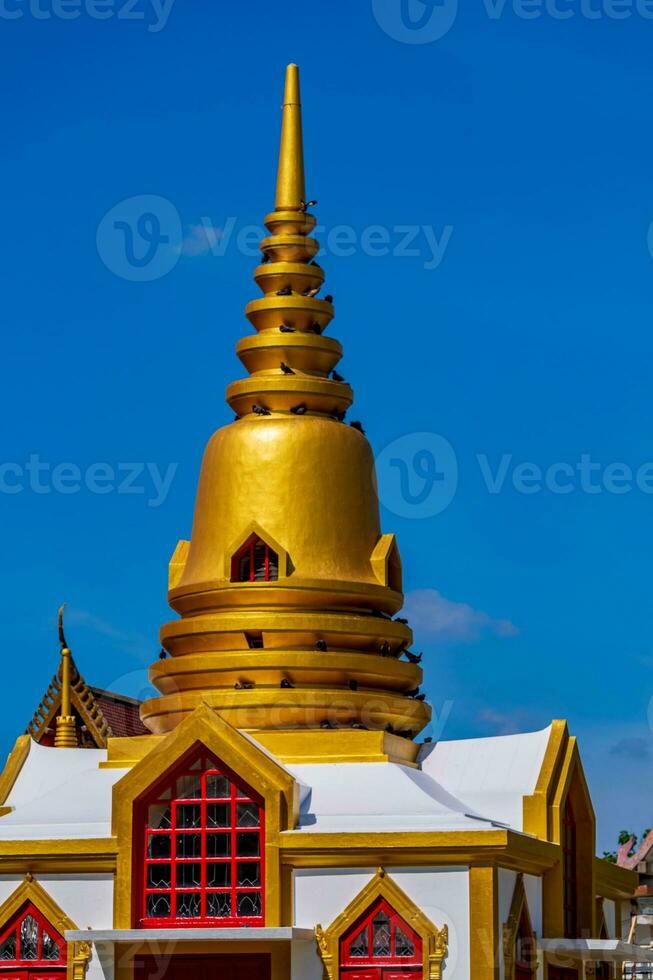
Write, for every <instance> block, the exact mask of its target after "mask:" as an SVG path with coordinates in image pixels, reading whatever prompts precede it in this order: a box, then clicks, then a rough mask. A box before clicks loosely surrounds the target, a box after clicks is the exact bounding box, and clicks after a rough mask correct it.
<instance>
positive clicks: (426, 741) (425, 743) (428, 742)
mask: <svg viewBox="0 0 653 980" xmlns="http://www.w3.org/2000/svg"><path fill="white" fill-rule="evenodd" d="M432 742H433V739H432V738H431V736H430V735H429V737H428V738H425V739H424V745H431V743H432Z"/></svg>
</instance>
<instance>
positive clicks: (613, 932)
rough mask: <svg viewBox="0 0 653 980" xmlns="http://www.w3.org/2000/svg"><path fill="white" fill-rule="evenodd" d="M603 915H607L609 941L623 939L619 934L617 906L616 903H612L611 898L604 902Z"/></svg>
mask: <svg viewBox="0 0 653 980" xmlns="http://www.w3.org/2000/svg"><path fill="white" fill-rule="evenodd" d="M603 914H604V915H605V924H606V927H607V930H608V938H609V939H621V936H619V935H618V934H617V906H616V902H613V901H611V900H610V899H609V898H606V899H604V900H603Z"/></svg>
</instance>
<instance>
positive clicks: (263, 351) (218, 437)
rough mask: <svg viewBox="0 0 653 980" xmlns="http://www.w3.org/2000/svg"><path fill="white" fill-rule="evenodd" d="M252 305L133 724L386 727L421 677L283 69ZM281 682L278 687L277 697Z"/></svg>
mask: <svg viewBox="0 0 653 980" xmlns="http://www.w3.org/2000/svg"><path fill="white" fill-rule="evenodd" d="M265 225H266V227H267V229H268V231H269V232H270V235H269V237H268V238H265V239H264V240H263V241H262V242H261V251H262V253H263V259H264V260H263V262H262V264H261V265H259V266H258V268H257V269H256V271H255V273H254V279H255V281H256V284H257V286H258V287H259V288H260V290H261V291H262V293H263V298H262V299H256V300H253V301H252V302H251V303H249V305H248V306H247V309H246V314H247V318H248V319H249V321H250V323H251V325H252V326H253V327H254V329H255V331H256V333H255V334H254V335H253V336H247V337H244V338H242V339H241V340H240V341H239V342H238V345H237V348H236V350H237V353H238V357H239V358H240V360H241V361H242V363H243V365H244V366H245V368H246V369H247V371H248V372H249V377H248V378H246V379H244V380H242V381H235V382H234V383H233V384H231V385H230V386H229V388H228V389H227V401H228V403H229V405H230V406H231V408H232V409H233V410H234V411H235V412H236V421H234V422H232V424H231V425H228V426H226V427H225V428H222V429H220V430H218V432H216V433H215V435H214V436H213V437H212V439H211V440H210V442H209V444H208V447H207V449H206V453H205V456H204V462H203V464H202V471H201V475H200V480H199V489H198V493H197V504H196V508H195V520H194V524H193V531H192V536H191V540H190V542H188V541H181V542H180V543H179V544H178V545H177V548H176V550H175V553H174V555H173V558H172V561H171V564H170V591H169V601H170V605H171V606H172V608H173V609H174V610H175V612H177V613H178V614H179V615H180V617H181V619H177V620H174V621H172V622H170V623H167V624H166V625H165V626H164V627H163V629H162V630H161V642H162V644H163V646H164V648H165V649H166V650H167V651H168V652H169V653H170V659H167V660H159V661H158V662H157V663H156V664H154V665H153V667H152V668H151V680H152V682H153V684H154V685H155V687H156V688H157V689H158V690H159V691H160V692H161V697H158V698H154V699H152V700H150V701H147V702H146V703H145V704H144V705H143V709H142V718H143V721H144V722H145V724H146V725H147V726H148V727H149V728H150V729H151V730H152V731H153V732H157V733H161V732H166V731H169V730H170V729H171V728H174V726H175V725H177V724H178V723H179V722H180V721H181V720H182V719H183V718H184V717H186V716H187V715H188V714H189V713H190V712H192V711H193V710H194V709H195V708H196V707H197V706H198V705H199V704H201V703H202V702H204V703H206V704H209V705H210V706H211V707H213V708H215V709H216V710H218V711H219V712H220V714H221V715H223V717H225V718H227V719H228V720H229V722H230V723H231V724H233V725H235V726H236V727H239V728H245V729H247V730H250V731H261V730H263V731H265V730H274V731H279V730H283V729H300V728H301V729H307V728H308V729H316V728H320V726H333V727H334V728H335V727H338V728H345V729H351V726H363V727H364V728H367V729H371V730H380V731H384V730H385V731H387V732H390V733H392V732H401V733H403V734H404V735H406V736H407V737H408V738H412V737H413V736H414V735H416V734H417V733H418V732H420V731H421V730H422V729H423V728H424V726H425V725H426V724H427V723H428V721H429V719H430V709H429V708H428V706H427V705H425V704H424V703H421V702H420V701H417V700H415V699H414V698H410V697H407V696H406V692H414V691H416V689H417V688H419V686H420V683H421V681H422V671H421V669H420V667H419V666H417V665H415V664H411V663H408V662H406V661H405V660H402V659H401V658H402V654H403V653H404V651H406V650H407V648H408V647H409V645H410V643H411V640H412V634H411V631H410V629H409V628H408V626H407V625H406V624H405V622H401V621H398V620H396V619H394V620H393V618H392V617H393V615H395V614H396V613H397V612H398V610H399V609H400V608H401V605H402V583H401V560H400V558H399V550H398V547H397V543H396V540H395V537H394V535H393V534H383V533H382V531H381V526H380V519H379V503H378V498H377V491H376V482H375V468H374V456H373V453H372V449H371V447H370V445H369V443H368V441H367V439H366V438H365V436H364V434H363V433H362V431H359V430H358V429H357V428H355V427H352V426H350V425H347V424H346V422H345V415H346V412H347V410H348V409H349V407H350V405H351V403H352V401H353V391H352V389H351V387H350V386H349V385H348V384H347V383H346V382H344V381H343V380H341V379H340V376H339V375H338V374H337V372H336V373H335V375H334V369H335V368H336V365H337V364H338V362H339V361H340V358H341V357H342V346H341V345H340V343H339V342H338V341H337V340H335V339H333V338H331V337H328V336H326V331H327V329H328V328H329V326H330V324H331V321H332V320H333V316H334V307H333V302H332V298H331V297H329V296H326V297H324V298H321V297H320V295H319V294H320V293H321V291H322V290H323V289H324V281H325V274H324V271H323V270H322V268H321V266H320V265H319V264H318V263H317V262H316V260H315V256H316V255H317V253H318V251H319V244H318V242H317V241H316V240H315V238H312V237H311V232H312V231H313V229H314V228H315V225H316V219H315V217H314V215H313V214H311V213H310V212H309V210H308V204H307V200H306V189H305V179H304V153H303V145H302V119H301V102H300V89H299V70H298V68H297V66H296V65H290V66H289V67H288V70H287V75H286V86H285V95H284V103H283V126H282V135H281V151H280V157H279V172H278V180H277V194H276V207H275V210H274V211H272V212H271V213H270V214H268V215H267V217H266V218H265ZM282 685H283V686H282Z"/></svg>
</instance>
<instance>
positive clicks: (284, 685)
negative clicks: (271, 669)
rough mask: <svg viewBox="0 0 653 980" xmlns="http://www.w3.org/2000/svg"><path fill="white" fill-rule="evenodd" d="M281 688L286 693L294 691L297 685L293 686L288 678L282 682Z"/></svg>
mask: <svg viewBox="0 0 653 980" xmlns="http://www.w3.org/2000/svg"><path fill="white" fill-rule="evenodd" d="M280 687H281V688H282V689H283V690H285V691H292V690H294V687H295V685H294V684H292V683H291V682H290V681H289V680H288V678H287V677H284V678H283V679H282V681H281V684H280Z"/></svg>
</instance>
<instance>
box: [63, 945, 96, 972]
mask: <svg viewBox="0 0 653 980" xmlns="http://www.w3.org/2000/svg"><path fill="white" fill-rule="evenodd" d="M92 957H93V947H92V946H91V944H90V943H87V942H86V941H81V942H76V943H73V944H72V949H71V952H70V953H69V958H68V980H85V977H86V973H87V970H88V967H89V963H90V962H91V959H92Z"/></svg>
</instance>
